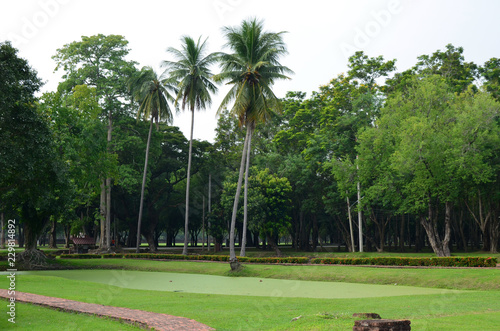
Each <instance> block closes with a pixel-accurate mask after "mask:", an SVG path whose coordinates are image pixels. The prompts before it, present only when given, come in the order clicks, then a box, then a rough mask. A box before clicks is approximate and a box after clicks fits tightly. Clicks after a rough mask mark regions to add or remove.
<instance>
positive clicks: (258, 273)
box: [0, 259, 500, 330]
mask: <svg viewBox="0 0 500 331" xmlns="http://www.w3.org/2000/svg"><path fill="white" fill-rule="evenodd" d="M60 262H62V263H63V264H64V265H66V266H68V267H69V266H71V267H78V268H86V269H89V268H113V269H132V270H143V271H156V272H161V271H168V272H186V273H206V274H213V275H226V276H227V275H228V274H229V273H228V269H229V266H228V264H227V263H209V262H189V261H149V260H127V259H100V260H61V261H60ZM499 272H500V270H498V269H386V268H370V267H344V266H331V265H325V266H316V265H314V266H313V265H308V266H283V265H246V266H245V268H244V270H243V271H242V272H241V273H240V274H239V276H253V277H262V278H278V279H300V280H320V281H345V282H358V283H369V284H394V283H398V285H410V286H424V287H438V288H451V289H460V290H463V289H468V290H467V291H459V292H458V291H457V292H451V293H449V292H447V293H442V294H435V295H414V296H399V297H384V298H363V299H308V298H283V297H279V296H273V295H272V293H270V296H269V297H250V296H237V293H234V294H235V295H212V294H194V293H175V292H160V291H146V290H130V289H126V288H121V287H116V286H112V285H106V284H97V283H91V282H87V281H74V280H68V279H62V278H59V277H44V276H31V275H18V278H17V280H16V287H17V290H19V291H25V292H30V293H36V294H42V295H48V296H56V297H61V298H66V299H72V300H78V301H83V302H90V303H99V304H104V305H112V306H119V307H128V308H134V309H143V310H147V311H153V312H160V313H166V314H171V315H177V316H184V317H188V318H192V319H195V320H197V321H200V322H202V323H205V324H207V325H210V326H212V327H214V328H216V329H217V330H349V329H352V326H353V324H354V320H355V319H354V318H352V314H353V313H359V312H376V313H378V314H380V315H381V316H382V317H383V318H390V319H410V320H411V322H412V328H413V329H415V330H499V329H500V328H499V326H500V300H499V299H500V290H499V288H498V283H499V282H500V273H499ZM116 281H119V279H115V280H114V282H115V284H116ZM110 284H113V282H110ZM0 286H2V288H6V286H7V279H6V278H5V279H4V278H3V277H2V278H0ZM470 289H476V290H470ZM35 308H38V307H35ZM20 311H22V308H20ZM56 313H58V314H62V315H61V316H60V317H58V318H59V319H60V321H61V323H62V324H61V325H65V323H71V321H73V320H74V317H75V314H68V313H62V312H56ZM78 316H79V317H81V318H83V319H87V318H92V319H94V318H95V317H90V316H83V315H78ZM297 317H300V318H298V319H297V320H295V321H292V319H294V318H297ZM45 318H46V313H45V310H41V311H36V312H33V313H32V314H30V317H29V322H30V323H35V322H38V323H41V324H39V325H44V323H46V319H45ZM19 319H23V317H22V315H19ZM44 321H45V322H44ZM104 322H106V323H112V324H113V326H110V327H108V326H104V324H102V326H101V325H100V324H99V323H100V320H97V323H98V325H99V326H98V327H94V328H93V329H110V330H120V328H122V327H123V328H124V327H131V326H128V325H123V324H120V323H119V322H114V321H109V320H103V323H104ZM1 323H3V321H2V322H1ZM82 323H83V322H82ZM1 325H2V324H0V326H1ZM82 325H83V324H82ZM26 329H27V330H30V329H31V328H26ZM32 329H33V330H36V329H39V328H32ZM44 329H46V328H44ZM80 329H81V330H86V329H87V328H80Z"/></svg>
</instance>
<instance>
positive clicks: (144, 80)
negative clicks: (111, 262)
mask: <svg viewBox="0 0 500 331" xmlns="http://www.w3.org/2000/svg"><path fill="white" fill-rule="evenodd" d="M128 85H129V90H130V92H131V94H132V96H133V98H134V99H135V100H137V101H139V102H140V106H139V110H138V112H137V120H139V118H140V117H141V116H143V117H144V118H146V119H147V118H149V117H150V118H151V119H150V122H151V123H150V125H149V133H148V140H147V143H146V158H145V161H144V173H143V176H142V188H141V201H140V205H139V218H138V221H137V248H136V252H137V253H139V247H140V245H141V221H142V210H143V206H144V188H145V186H146V174H147V169H148V159H149V145H150V142H151V132H152V130H153V122H155V123H156V129H157V130H158V122H159V121H160V120H164V121H165V122H167V123H169V122H171V121H172V112H171V111H170V107H169V105H168V100H173V98H172V96H171V95H170V94H169V90H170V91H174V92H175V89H174V87H173V85H172V84H171V82H170V81H167V80H164V81H161V80H160V79H159V78H158V75H157V74H156V72H155V71H154V70H153V68H151V67H143V68H142V69H141V71H138V72H136V74H135V75H133V76H132V77H131V78H130V79H129V81H128Z"/></svg>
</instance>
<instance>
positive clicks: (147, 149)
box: [135, 116, 153, 253]
mask: <svg viewBox="0 0 500 331" xmlns="http://www.w3.org/2000/svg"><path fill="white" fill-rule="evenodd" d="M151 131H153V116H151V123H150V124H149V133H148V142H147V143H146V160H145V161H144V173H143V175H142V188H141V202H140V204H139V218H138V220H137V248H136V250H135V251H136V253H139V252H140V247H141V222H142V210H143V208H144V188H145V186H146V175H147V172H148V159H149V145H150V143H151Z"/></svg>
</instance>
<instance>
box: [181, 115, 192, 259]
mask: <svg viewBox="0 0 500 331" xmlns="http://www.w3.org/2000/svg"><path fill="white" fill-rule="evenodd" d="M193 129H194V107H191V136H190V137H189V156H188V168H187V182H186V215H185V216H184V217H185V219H184V249H183V250H182V254H183V255H187V253H188V239H189V238H188V235H189V184H190V183H191V157H192V152H193Z"/></svg>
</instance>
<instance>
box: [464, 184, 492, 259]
mask: <svg viewBox="0 0 500 331" xmlns="http://www.w3.org/2000/svg"><path fill="white" fill-rule="evenodd" d="M477 193H478V195H477V196H478V201H477V202H478V212H477V214H476V213H475V212H474V211H473V210H472V209H471V208H470V207H469V204H468V203H467V201H465V205H466V206H467V209H469V211H470V213H471V215H472V217H473V218H474V221H476V223H477V224H478V225H479V228H480V229H481V235H482V237H483V250H484V251H487V250H488V249H489V247H488V241H489V240H488V239H489V238H488V234H487V231H488V224H489V222H490V220H491V213H492V210H491V209H490V210H489V211H488V212H487V213H486V216H485V215H484V213H483V201H482V198H481V191H479V190H478V192H477Z"/></svg>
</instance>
